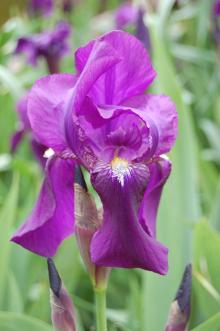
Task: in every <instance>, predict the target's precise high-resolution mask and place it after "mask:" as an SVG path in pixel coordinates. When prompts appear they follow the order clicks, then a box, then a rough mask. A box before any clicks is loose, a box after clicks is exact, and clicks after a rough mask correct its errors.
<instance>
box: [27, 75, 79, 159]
mask: <svg viewBox="0 0 220 331" xmlns="http://www.w3.org/2000/svg"><path fill="white" fill-rule="evenodd" d="M75 81H76V77H75V76H74V75H70V74H55V75H50V76H47V77H44V78H42V79H40V80H38V81H37V82H36V83H35V84H34V86H33V88H32V89H31V91H30V93H29V98H28V116H29V119H30V122H31V127H32V130H33V133H34V135H35V136H36V137H37V139H38V141H39V142H40V143H42V144H43V145H45V146H47V147H48V148H52V149H53V150H54V151H55V152H57V153H61V152H63V151H64V150H65V149H67V148H68V144H67V142H66V135H65V125H64V121H65V116H66V111H67V104H68V100H69V98H70V97H72V93H73V87H74V84H75Z"/></svg>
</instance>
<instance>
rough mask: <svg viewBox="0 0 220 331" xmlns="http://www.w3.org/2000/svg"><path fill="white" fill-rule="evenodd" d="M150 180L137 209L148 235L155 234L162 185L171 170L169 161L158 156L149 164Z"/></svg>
mask: <svg viewBox="0 0 220 331" xmlns="http://www.w3.org/2000/svg"><path fill="white" fill-rule="evenodd" d="M149 170H150V180H149V183H148V186H147V189H146V192H145V193H144V198H143V200H142V203H141V207H140V210H139V219H140V222H141V224H142V226H143V227H144V228H145V230H146V231H147V232H148V233H149V235H150V236H152V237H155V236H156V218H157V211H158V207H159V203H160V197H161V193H162V190H163V186H164V184H165V183H166V181H167V178H168V177H169V175H170V172H171V162H170V161H169V160H168V159H165V158H162V157H161V158H159V159H158V160H157V161H155V162H153V163H151V164H150V165H149Z"/></svg>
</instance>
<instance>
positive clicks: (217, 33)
mask: <svg viewBox="0 0 220 331" xmlns="http://www.w3.org/2000/svg"><path fill="white" fill-rule="evenodd" d="M219 16H220V0H216V1H215V2H214V5H213V30H214V31H213V34H214V38H215V41H216V42H217V43H218V44H219V43H220V25H219Z"/></svg>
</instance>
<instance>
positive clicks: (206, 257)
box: [193, 220, 220, 319]
mask: <svg viewBox="0 0 220 331" xmlns="http://www.w3.org/2000/svg"><path fill="white" fill-rule="evenodd" d="M219 251H220V235H219V233H218V232H217V231H215V230H214V229H212V228H211V227H210V225H209V224H208V222H206V221H205V220H204V221H201V222H200V223H199V224H197V225H196V227H195V237H194V282H193V287H194V290H195V291H194V295H195V297H196V306H194V307H193V309H194V311H195V312H197V313H198V312H199V313H200V315H201V317H202V319H207V318H209V317H210V316H212V315H213V314H214V313H217V312H218V311H220V283H219V274H220V265H219V263H218V257H217V255H216V252H219Z"/></svg>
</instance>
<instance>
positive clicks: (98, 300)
mask: <svg viewBox="0 0 220 331" xmlns="http://www.w3.org/2000/svg"><path fill="white" fill-rule="evenodd" d="M94 293H95V304H96V324H97V331H107V320H106V290H105V289H94Z"/></svg>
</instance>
